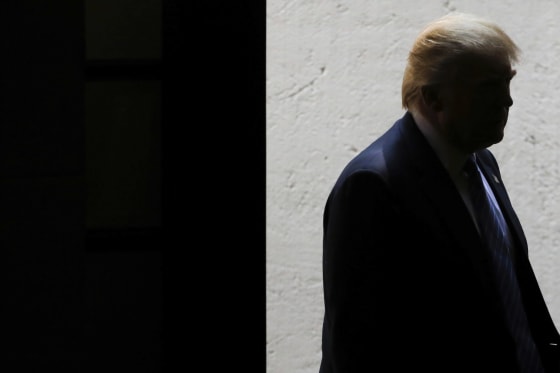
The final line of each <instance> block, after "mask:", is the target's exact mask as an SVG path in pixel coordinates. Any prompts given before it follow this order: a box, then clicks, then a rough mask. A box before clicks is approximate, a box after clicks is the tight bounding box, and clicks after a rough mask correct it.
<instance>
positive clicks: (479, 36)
mask: <svg viewBox="0 0 560 373" xmlns="http://www.w3.org/2000/svg"><path fill="white" fill-rule="evenodd" d="M519 53H520V51H519V49H518V47H517V46H516V44H515V43H514V42H513V41H512V40H511V39H510V38H509V36H507V35H506V34H505V33H504V32H503V30H502V29H501V28H499V27H498V26H497V25H495V24H494V23H492V22H489V21H487V20H483V19H480V18H477V17H475V16H471V15H466V14H454V15H449V16H446V17H443V18H441V19H439V20H436V21H435V22H433V23H431V24H430V25H428V26H427V27H426V29H425V30H423V31H422V32H421V33H420V35H419V36H418V38H417V40H416V41H415V43H414V45H413V48H412V50H411V51H410V54H409V58H408V64H407V67H406V70H405V73H404V79H403V85H402V99H403V107H404V108H405V109H406V113H405V114H404V116H403V117H402V118H401V119H399V120H397V121H396V123H395V124H394V125H393V126H392V127H391V128H390V129H389V130H388V131H387V132H386V133H385V134H383V135H382V136H381V137H380V138H378V139H377V140H376V141H374V142H373V143H372V144H371V145H370V146H368V147H367V148H366V149H364V150H363V151H362V152H361V153H360V154H358V155H357V156H356V157H355V158H354V159H353V160H351V161H350V162H349V164H348V165H347V166H346V168H345V169H344V170H343V171H342V173H341V175H340V177H339V179H338V180H337V182H336V184H335V186H334V188H333V189H332V192H331V193H330V195H329V198H328V200H327V203H326V207H325V211H324V237H323V240H324V242H323V281H324V301H325V317H324V323H323V346H322V351H323V357H322V361H321V367H320V372H321V373H353V372H356V373H366V372H419V371H422V372H424V371H425V372H430V373H435V372H445V373H454V372H473V373H480V372H493V373H510V372H512V373H513V372H522V373H553V372H554V373H558V372H560V352H559V344H560V336H559V334H558V332H557V330H556V328H555V325H554V323H553V321H552V319H551V317H550V314H549V312H548V310H547V307H546V304H545V301H544V299H543V296H542V294H541V291H540V289H539V286H538V283H537V280H536V277H535V275H534V273H533V270H532V268H531V265H530V263H529V260H528V251H527V242H526V239H525V236H524V233H523V230H522V228H521V224H520V222H519V220H518V218H517V216H516V214H515V212H514V209H513V207H512V205H511V202H510V200H509V197H508V194H507V191H506V189H505V186H504V184H503V181H502V179H501V176H500V170H499V168H498V164H497V163H496V160H495V158H494V156H493V155H492V153H491V152H490V151H489V150H488V149H487V148H488V147H489V146H491V145H493V144H496V143H498V142H500V141H501V140H502V138H503V136H504V128H505V125H506V122H507V119H508V109H509V108H510V107H511V105H512V104H513V101H512V98H511V96H510V88H509V87H510V80H511V79H512V78H513V76H514V75H515V70H513V69H512V64H513V63H515V62H516V61H517V59H518V55H519ZM466 164H470V165H472V170H474V171H472V172H473V173H468V171H467V170H466V169H465V165H466ZM469 172H470V171H469ZM475 180H479V182H480V183H481V184H476V183H474V182H473V181H475ZM475 184H476V185H478V187H473V186H472V185H475ZM474 190H476V191H474ZM471 191H473V193H474V194H471ZM479 192H480V193H479ZM480 196H483V197H480Z"/></svg>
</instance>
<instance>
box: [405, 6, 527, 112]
mask: <svg viewBox="0 0 560 373" xmlns="http://www.w3.org/2000/svg"><path fill="white" fill-rule="evenodd" d="M520 53H521V51H520V49H519V47H518V46H517V45H516V44H515V43H514V42H513V40H512V39H511V38H510V37H509V36H508V35H507V34H506V33H505V32H504V31H503V30H502V29H501V28H500V27H499V26H498V25H496V24H495V23H493V22H491V21H488V20H486V19H483V18H480V17H477V16H474V15H471V14H465V13H453V14H448V15H446V16H444V17H442V18H440V19H438V20H436V21H434V22H432V23H430V24H429V25H428V26H427V27H426V28H425V29H424V30H423V31H422V32H421V33H420V34H419V35H418V37H417V38H416V40H415V42H414V45H413V46H412V49H411V50H410V52H409V55H408V61H407V65H406V68H405V71H404V76H403V82H402V106H403V108H405V109H409V108H411V107H414V105H415V103H416V102H417V100H418V96H419V93H420V89H421V88H422V87H423V86H426V85H431V84H438V83H441V82H442V81H443V80H444V79H448V78H449V75H448V74H449V73H450V72H451V71H452V69H453V66H455V64H456V63H457V62H459V61H461V60H463V59H465V58H466V57H469V56H488V57H494V56H498V57H501V58H504V57H505V58H507V59H508V60H509V62H510V64H513V63H515V62H517V61H518V58H519V55H520Z"/></svg>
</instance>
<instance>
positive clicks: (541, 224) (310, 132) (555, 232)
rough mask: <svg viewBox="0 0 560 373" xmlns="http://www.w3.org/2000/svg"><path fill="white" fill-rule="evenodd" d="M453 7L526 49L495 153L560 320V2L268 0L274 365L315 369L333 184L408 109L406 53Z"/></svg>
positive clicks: (295, 370)
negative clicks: (325, 224)
mask: <svg viewBox="0 0 560 373" xmlns="http://www.w3.org/2000/svg"><path fill="white" fill-rule="evenodd" d="M453 10H458V11H464V12H472V13H477V14H479V15H482V16H486V17H488V18H491V19H493V20H495V21H496V22H497V23H498V24H500V25H501V26H502V27H503V28H504V29H505V31H506V32H508V33H509V34H510V36H511V37H512V38H513V39H514V40H515V41H516V42H517V43H518V44H519V46H520V47H521V49H522V50H523V52H524V54H523V58H522V61H521V63H520V64H518V65H517V70H518V75H517V76H516V77H515V78H514V80H513V82H512V97H513V99H514V101H515V103H514V105H513V107H512V109H511V114H510V119H509V122H508V127H507V129H506V137H505V139H504V140H503V141H502V142H501V143H500V144H497V145H494V147H493V151H494V153H495V155H496V156H497V158H498V161H499V162H500V166H501V171H502V175H503V178H504V181H505V183H506V186H507V187H508V190H509V193H510V197H511V200H512V203H513V205H514V207H515V208H516V210H517V213H518V215H519V218H520V220H521V222H522V223H523V225H524V228H525V233H526V235H527V239H528V241H529V250H530V256H531V259H532V263H533V267H534V270H535V272H536V275H537V277H538V279H539V281H540V285H541V289H542V291H543V293H544V296H545V299H546V301H547V303H548V305H549V309H550V311H551V313H552V317H553V319H554V320H555V323H556V325H557V326H558V327H560V271H559V270H558V269H559V268H560V248H559V246H560V242H559V241H560V188H559V187H560V168H559V165H558V158H559V157H558V156H559V155H560V149H559V143H560V129H559V125H560V124H559V123H558V118H560V113H559V111H560V91H559V89H558V87H560V37H559V36H558V35H560V22H558V19H560V2H559V1H557V0H510V1H503V0H502V1H490V0H487V1H473V0H462V1H435V0H428V1H418V0H400V1H398V0H376V1H372V0H342V1H334V0H305V1H304V0H300V1H295V0H293V1H282V0H269V1H268V3H267V82H266V83H267V96H266V99H267V268H266V270H267V294H266V297H267V372H269V373H316V372H317V371H318V368H319V361H320V356H321V355H320V348H321V322H322V316H323V299H322V272H321V256H322V253H321V241H322V232H321V229H322V227H321V224H322V214H323V206H324V203H325V201H326V198H327V194H328V193H329V191H330V188H331V187H332V185H333V183H334V181H335V180H336V178H337V176H338V174H339V172H340V171H341V169H342V167H343V166H344V165H345V164H346V162H348V161H349V160H350V158H352V157H353V156H354V155H355V154H356V152H357V151H359V150H360V149H362V148H363V147H364V146H366V145H367V144H369V143H370V142H371V141H372V140H373V139H374V137H376V136H377V135H379V134H381V133H382V132H384V131H385V130H386V129H387V128H388V127H389V126H390V125H391V124H392V123H393V122H394V121H395V120H396V119H398V118H399V117H400V116H401V115H402V114H403V111H402V108H401V105H400V85H401V77H402V72H403V69H404V65H405V60H406V56H407V52H408V49H409V47H410V46H411V45H412V42H413V40H414V38H415V36H416V35H417V33H418V32H419V31H420V30H421V28H422V27H423V26H424V25H425V24H426V23H427V22H429V21H431V20H432V19H435V18H437V17H439V16H442V15H444V14H446V13H448V12H449V11H453ZM410 311H411V312H414V310H413V309H411V310H410Z"/></svg>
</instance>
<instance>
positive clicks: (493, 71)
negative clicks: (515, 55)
mask: <svg viewBox="0 0 560 373" xmlns="http://www.w3.org/2000/svg"><path fill="white" fill-rule="evenodd" d="M457 72H458V78H459V79H461V78H462V79H466V80H471V81H472V80H479V79H487V78H504V79H510V78H512V77H513V75H515V71H514V70H513V69H512V67H511V63H510V61H509V59H508V58H507V56H499V55H494V56H469V57H467V58H465V59H464V60H462V61H461V62H459V63H458V71H457Z"/></svg>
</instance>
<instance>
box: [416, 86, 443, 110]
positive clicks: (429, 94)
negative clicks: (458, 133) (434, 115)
mask: <svg viewBox="0 0 560 373" xmlns="http://www.w3.org/2000/svg"><path fill="white" fill-rule="evenodd" d="M420 92H421V95H422V101H423V102H424V106H425V107H426V108H428V109H430V110H432V111H434V112H439V111H441V110H443V100H442V94H441V86H440V85H439V84H432V85H425V86H422V88H420Z"/></svg>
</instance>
